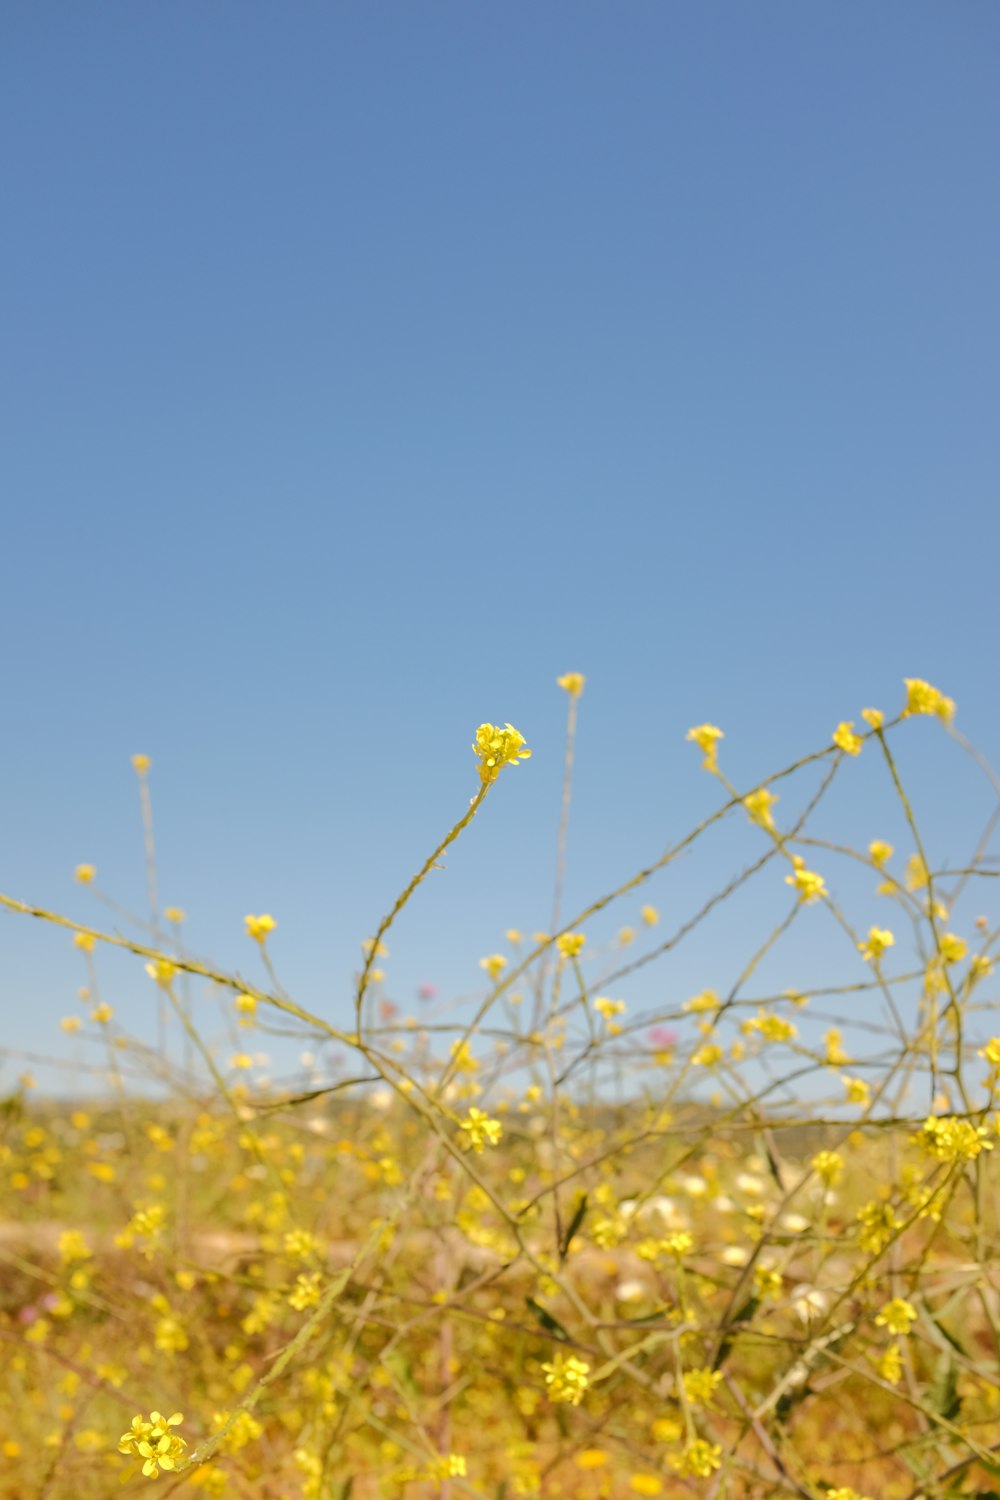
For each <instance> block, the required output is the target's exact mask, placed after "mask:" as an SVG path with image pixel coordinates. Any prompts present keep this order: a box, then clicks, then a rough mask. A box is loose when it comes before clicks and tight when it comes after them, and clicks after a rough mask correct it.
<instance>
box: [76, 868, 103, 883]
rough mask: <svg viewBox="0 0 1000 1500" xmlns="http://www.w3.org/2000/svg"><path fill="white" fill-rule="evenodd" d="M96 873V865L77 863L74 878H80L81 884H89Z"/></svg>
mask: <svg viewBox="0 0 1000 1500" xmlns="http://www.w3.org/2000/svg"><path fill="white" fill-rule="evenodd" d="M96 874H97V868H96V866H95V865H77V867H76V869H75V870H74V871H73V878H74V880H78V881H79V882H80V884H81V885H89V884H90V882H91V881H92V880H93V878H94V876H95V875H96Z"/></svg>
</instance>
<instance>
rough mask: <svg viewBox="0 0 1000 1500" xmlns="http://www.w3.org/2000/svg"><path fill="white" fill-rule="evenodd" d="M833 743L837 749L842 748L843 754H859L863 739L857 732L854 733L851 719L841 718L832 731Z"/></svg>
mask: <svg viewBox="0 0 1000 1500" xmlns="http://www.w3.org/2000/svg"><path fill="white" fill-rule="evenodd" d="M833 743H834V744H835V745H836V747H837V749H838V750H843V751H844V753H845V755H860V754H861V747H862V745H863V744H864V740H863V739H862V738H861V736H860V735H859V734H855V733H854V722H853V720H850V721H848V720H842V721H841V723H839V724H838V725H837V727H836V729H835V730H834V731H833Z"/></svg>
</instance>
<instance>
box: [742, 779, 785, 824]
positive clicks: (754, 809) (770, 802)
mask: <svg viewBox="0 0 1000 1500" xmlns="http://www.w3.org/2000/svg"><path fill="white" fill-rule="evenodd" d="M777 800H778V798H777V796H776V795H775V793H774V792H771V791H768V789H767V787H766V786H761V787H758V788H757V790H756V791H755V792H748V793H747V795H746V796H745V797H744V798H743V806H744V807H745V808H746V810H747V817H748V818H749V819H750V821H751V823H756V824H757V826H758V827H759V828H769V829H772V830H773V828H774V818H773V817H772V815H771V808H772V807H773V806H774V804H775V803H776V802H777Z"/></svg>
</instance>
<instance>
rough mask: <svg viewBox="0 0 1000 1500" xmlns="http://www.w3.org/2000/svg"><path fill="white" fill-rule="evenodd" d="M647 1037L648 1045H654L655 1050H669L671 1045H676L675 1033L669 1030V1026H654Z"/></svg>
mask: <svg viewBox="0 0 1000 1500" xmlns="http://www.w3.org/2000/svg"><path fill="white" fill-rule="evenodd" d="M648 1038H649V1045H650V1046H651V1047H655V1048H656V1050H657V1052H669V1050H670V1048H671V1047H676V1046H677V1033H676V1031H671V1030H670V1027H669V1026H654V1027H653V1028H652V1030H651V1031H650V1032H649V1034H648Z"/></svg>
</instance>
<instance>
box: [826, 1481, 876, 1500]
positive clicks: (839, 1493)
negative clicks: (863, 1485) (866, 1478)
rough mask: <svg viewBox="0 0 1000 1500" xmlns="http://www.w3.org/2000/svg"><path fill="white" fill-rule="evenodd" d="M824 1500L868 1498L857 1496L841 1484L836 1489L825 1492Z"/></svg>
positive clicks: (859, 1499)
mask: <svg viewBox="0 0 1000 1500" xmlns="http://www.w3.org/2000/svg"><path fill="white" fill-rule="evenodd" d="M826 1500H868V1496H867V1495H859V1494H858V1492H857V1490H852V1489H851V1487H850V1485H848V1484H842V1485H841V1486H840V1487H839V1488H838V1489H835V1490H827V1492H826Z"/></svg>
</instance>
